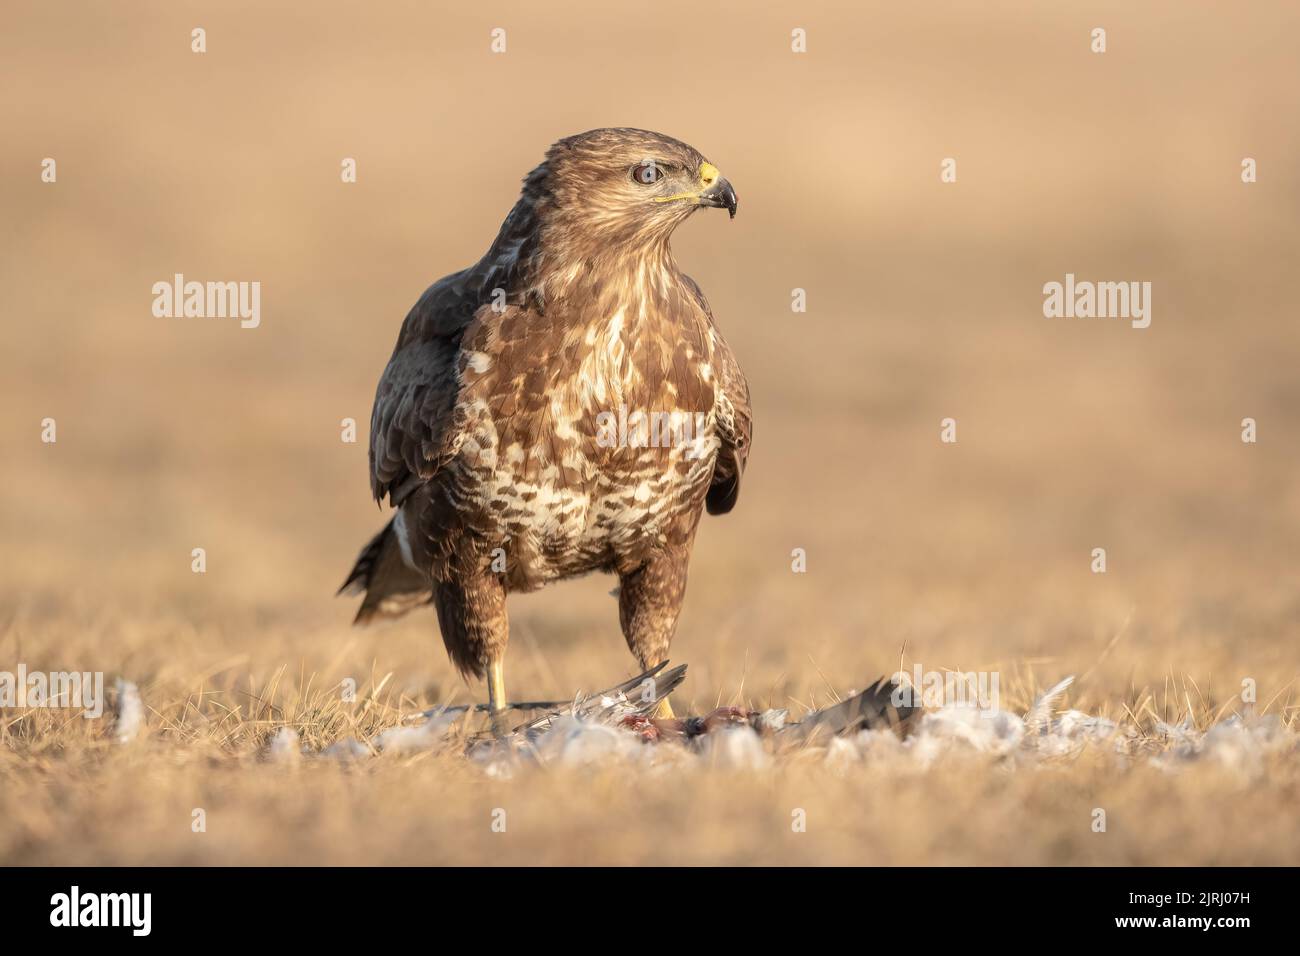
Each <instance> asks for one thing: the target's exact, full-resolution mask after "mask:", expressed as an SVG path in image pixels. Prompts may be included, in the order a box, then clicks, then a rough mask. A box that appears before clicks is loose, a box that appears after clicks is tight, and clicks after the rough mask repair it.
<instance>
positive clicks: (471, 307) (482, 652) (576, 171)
mask: <svg viewBox="0 0 1300 956" xmlns="http://www.w3.org/2000/svg"><path fill="white" fill-rule="evenodd" d="M702 207H704V208H719V209H726V210H727V211H728V213H730V215H731V216H732V217H733V218H734V217H735V214H736V193H735V190H733V189H732V186H731V184H730V183H729V182H728V181H727V180H726V179H724V178H723V177H722V176H721V174H720V173H719V172H718V170H717V168H716V167H715V166H713V164H712V163H709V162H707V161H706V160H705V158H704V157H703V156H702V155H701V154H700V153H699V152H698V151H696V150H695V149H693V148H692V147H690V146H688V145H686V144H685V143H682V142H679V141H678V140H675V139H672V138H671V137H668V136H664V135H662V134H659V133H653V132H648V131H645V130H637V129H597V130H592V131H590V132H587V133H582V134H579V135H576V136H571V137H568V138H566V139H562V140H560V141H558V142H557V143H555V144H554V145H553V146H552V147H551V148H550V149H549V150H548V151H547V153H546V157H545V160H544V161H543V162H542V163H541V164H540V165H539V166H537V167H536V168H535V169H534V170H533V171H532V172H530V173H529V174H528V176H527V177H526V178H525V179H524V181H523V189H522V192H521V195H520V197H519V201H518V202H517V203H516V204H515V206H514V208H513V209H512V210H511V211H510V214H509V215H508V216H507V217H506V219H505V222H504V223H503V224H502V226H501V229H500V232H499V233H498V234H497V237H496V239H495V241H494V242H493V243H492V245H491V247H490V248H489V249H488V251H487V253H486V254H485V255H484V256H483V258H482V259H480V260H479V261H478V263H477V264H475V265H473V266H471V267H469V268H468V269H465V270H463V271H461V272H457V273H454V274H452V275H449V276H446V277H444V278H442V279H440V280H439V281H437V282H435V283H434V284H433V285H432V286H430V287H429V288H428V290H426V291H425V293H424V294H423V295H422V296H421V297H420V300H419V301H418V302H417V303H416V304H415V306H414V307H413V308H412V309H411V311H410V313H409V314H408V315H407V317H406V321H405V322H404V323H403V324H402V329H401V332H400V333H399V334H398V337H397V345H396V347H395V348H394V350H393V355H392V358H391V359H390V360H389V362H388V367H387V368H386V369H385V370H384V374H383V376H382V377H381V378H380V380H379V387H378V389H377V391H376V393H375V405H374V411H373V414H372V415H371V420H370V431H371V433H370V483H371V490H372V492H373V494H374V496H375V498H376V500H377V501H379V502H380V503H381V504H382V502H383V499H384V498H385V497H387V498H388V501H389V504H390V505H391V506H392V507H393V508H395V509H396V513H395V514H394V515H393V518H392V520H391V521H389V523H388V525H387V526H386V527H385V528H384V529H383V530H382V531H381V532H379V534H377V535H376V536H375V537H374V538H373V539H372V540H371V541H370V543H369V544H367V545H366V547H365V548H364V549H363V550H362V551H361V554H360V556H359V557H358V559H357V562H356V565H355V567H354V568H353V569H352V573H351V574H350V575H349V576H348V579H347V581H346V582H345V583H344V585H343V587H342V588H341V589H340V591H341V592H342V591H348V592H350V593H363V594H364V595H365V598H364V600H363V601H362V604H361V608H360V610H359V611H358V613H357V622H358V623H361V622H365V621H368V620H370V619H372V618H375V617H395V616H398V615H401V614H404V613H406V612H407V611H409V610H411V609H412V608H414V607H417V606H419V605H422V604H425V603H432V604H433V606H434V608H435V610H436V611H437V617H438V624H439V626H440V628H441V631H442V639H443V642H444V644H445V645H446V648H447V653H448V655H449V656H450V658H451V660H452V662H453V663H454V664H455V666H456V667H457V668H458V669H459V670H460V671H461V673H462V674H463V675H464V676H466V677H467V678H468V677H475V678H482V677H486V678H487V686H488V703H489V710H490V711H491V713H492V714H493V717H494V720H493V724H494V726H497V727H499V726H500V717H501V715H502V714H503V713H504V708H505V705H506V692H505V672H504V660H505V653H506V642H507V639H508V625H507V618H506V595H507V594H510V593H513V592H526V591H532V590H536V589H538V588H540V587H542V586H544V585H546V584H548V583H550V582H552V581H557V580H561V579H564V578H570V577H574V576H577V575H582V574H587V573H590V572H593V571H601V572H608V573H612V574H616V575H617V576H618V578H619V586H618V605H619V620H620V623H621V625H622V630H623V635H624V637H625V638H626V639H627V643H628V647H629V648H630V649H631V651H632V653H633V655H634V656H635V657H636V659H637V661H638V662H639V664H640V665H641V667H642V668H645V669H648V668H652V667H654V666H656V665H658V664H660V663H663V662H664V661H665V660H667V657H668V648H669V644H670V642H671V641H672V638H673V632H674V630H675V628H676V624H677V616H678V613H679V612H680V610H681V606H682V600H683V597H684V594H685V591H686V574H687V565H688V562H689V560H690V554H691V548H692V546H693V544H694V540H695V532H696V528H697V526H698V524H699V521H700V517H701V513H702V512H703V511H704V510H707V511H708V512H709V513H710V514H724V513H726V512H729V511H731V510H732V508H734V507H735V505H736V500H737V497H738V495H739V493H740V482H741V476H742V474H743V473H744V470H745V462H746V459H747V458H748V455H749V446H750V436H751V415H750V404H749V387H748V385H747V384H746V382H745V378H744V376H743V375H742V374H741V371H740V367H739V366H738V365H737V363H736V359H735V357H734V356H733V354H732V352H731V349H730V348H729V347H728V346H727V343H726V342H725V341H724V340H723V338H722V335H721V333H720V332H719V330H718V328H717V326H716V325H715V323H714V320H713V314H712V312H711V311H710V309H709V305H708V303H707V301H706V300H705V298H704V294H703V293H702V292H701V291H700V288H699V286H698V285H696V284H695V282H694V281H693V280H692V279H691V278H690V277H689V276H687V275H686V274H685V273H683V272H682V271H681V270H680V269H679V268H678V266H677V262H676V260H675V259H674V258H673V254H672V251H671V249H670V245H669V243H670V239H671V238H672V234H673V231H674V230H675V229H676V228H677V227H678V226H679V225H680V224H681V223H682V222H684V221H685V220H686V219H687V218H688V217H689V216H690V215H691V214H692V213H693V212H695V210H697V209H699V208H702ZM658 713H659V715H660V716H661V717H667V716H671V714H672V710H671V707H670V706H669V705H668V702H667V699H665V700H664V701H662V702H661V704H660V707H659V711H658Z"/></svg>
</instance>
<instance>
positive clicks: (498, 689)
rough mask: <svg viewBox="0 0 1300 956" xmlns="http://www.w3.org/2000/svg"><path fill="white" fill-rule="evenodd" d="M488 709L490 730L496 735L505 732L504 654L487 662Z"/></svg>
mask: <svg viewBox="0 0 1300 956" xmlns="http://www.w3.org/2000/svg"><path fill="white" fill-rule="evenodd" d="M487 680H488V710H489V712H490V714H491V717H492V731H493V733H495V734H497V735H498V736H499V735H501V734H503V733H505V714H506V662H505V655H504V654H503V655H502V656H500V657H496V658H493V659H492V660H491V661H490V662H489V663H488V673H487Z"/></svg>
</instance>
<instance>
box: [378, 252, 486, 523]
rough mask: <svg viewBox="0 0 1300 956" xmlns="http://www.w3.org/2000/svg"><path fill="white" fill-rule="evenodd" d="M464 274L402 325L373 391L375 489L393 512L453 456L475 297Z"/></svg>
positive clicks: (427, 296) (439, 286)
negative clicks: (463, 351)
mask: <svg viewBox="0 0 1300 956" xmlns="http://www.w3.org/2000/svg"><path fill="white" fill-rule="evenodd" d="M467 276H468V273H466V272H462V273H457V274H456V275H451V276H447V278H445V279H442V280H440V281H439V282H437V283H435V284H434V285H433V286H431V287H430V288H429V289H428V291H427V292H425V293H424V295H423V296H421V297H420V301H419V302H417V303H416V304H415V307H414V308H412V309H411V311H410V314H408V315H407V317H406V321H405V322H404V323H403V324H402V332H401V335H399V336H398V339H397V348H395V349H394V350H393V357H392V358H391V359H389V361H388V367H387V368H386V369H384V374H383V377H382V378H380V380H379V387H378V388H377V389H376V391H375V407H374V411H373V413H372V414H371V417H370V488H371V491H372V492H373V493H374V496H375V500H377V501H382V500H383V498H384V496H385V495H388V496H389V499H390V502H391V503H392V504H393V505H394V506H396V505H398V504H400V503H401V501H402V499H403V498H404V497H405V496H406V495H407V494H409V493H410V492H411V490H412V489H413V488H415V487H416V486H417V485H419V484H420V483H421V482H424V481H428V480H429V479H430V478H432V477H433V476H434V475H435V474H436V473H437V471H438V469H439V468H441V467H442V466H443V465H444V464H446V463H447V462H448V461H450V460H451V459H452V458H453V457H454V456H455V453H456V447H457V444H458V442H457V429H456V427H455V426H456V416H455V410H456V397H457V394H458V393H459V390H460V381H459V377H458V375H457V363H458V361H459V357H460V344H461V339H462V338H463V336H464V334H465V329H466V328H467V327H468V326H469V324H470V322H471V321H472V320H473V317H474V311H475V309H476V308H477V296H475V295H472V294H468V290H467V289H466V288H465V285H466V283H465V279H466V278H467Z"/></svg>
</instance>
